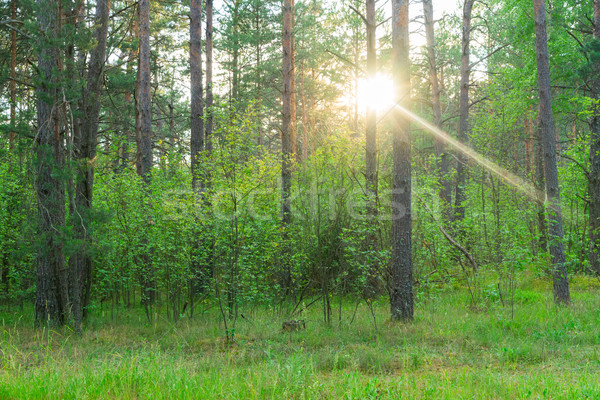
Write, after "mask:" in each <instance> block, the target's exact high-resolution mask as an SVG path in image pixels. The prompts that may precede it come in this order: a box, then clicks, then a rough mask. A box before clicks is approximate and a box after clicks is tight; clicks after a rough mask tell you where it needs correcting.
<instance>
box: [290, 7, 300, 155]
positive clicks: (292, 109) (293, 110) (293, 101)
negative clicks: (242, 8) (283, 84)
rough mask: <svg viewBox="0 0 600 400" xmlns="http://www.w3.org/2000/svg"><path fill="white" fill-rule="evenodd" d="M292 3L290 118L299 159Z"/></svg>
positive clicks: (293, 141) (295, 149)
mask: <svg viewBox="0 0 600 400" xmlns="http://www.w3.org/2000/svg"><path fill="white" fill-rule="evenodd" d="M291 3H292V12H291V18H292V25H291V26H290V41H291V42H292V67H291V68H292V69H291V71H290V73H291V80H290V120H291V129H290V132H291V138H290V141H291V144H292V155H293V157H294V159H296V160H297V159H298V141H297V140H298V139H297V137H296V128H297V124H296V119H297V118H296V116H297V113H296V40H295V38H294V29H295V26H296V3H295V0H291Z"/></svg>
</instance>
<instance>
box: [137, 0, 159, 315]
mask: <svg viewBox="0 0 600 400" xmlns="http://www.w3.org/2000/svg"><path fill="white" fill-rule="evenodd" d="M138 13H139V53H138V71H137V87H136V96H135V99H136V108H135V116H136V118H135V122H136V124H135V125H136V126H135V130H136V140H137V147H138V150H137V158H136V161H137V172H138V174H139V175H140V176H141V177H142V179H143V180H144V183H145V185H146V191H147V193H148V194H149V192H150V184H151V183H152V97H151V93H150V83H151V82H150V79H151V74H150V0H140V1H139V2H138ZM148 219H150V217H148ZM150 222H151V221H150V220H149V221H148V225H150ZM142 245H148V241H147V239H146V240H144V241H143V242H142ZM142 252H143V255H142V257H141V260H140V261H141V263H142V273H141V276H140V278H141V285H142V304H143V305H144V307H145V309H146V317H147V318H148V319H150V318H151V315H150V307H151V306H152V304H153V303H154V297H155V291H154V270H153V267H152V256H151V251H150V249H142Z"/></svg>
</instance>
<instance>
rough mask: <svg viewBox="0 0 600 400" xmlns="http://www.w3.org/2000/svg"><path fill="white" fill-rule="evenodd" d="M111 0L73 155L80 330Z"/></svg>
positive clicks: (102, 18)
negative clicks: (78, 244) (75, 182)
mask: <svg viewBox="0 0 600 400" xmlns="http://www.w3.org/2000/svg"><path fill="white" fill-rule="evenodd" d="M109 12H110V0H98V1H97V2H96V16H95V19H94V26H95V30H94V41H95V43H96V45H95V46H94V48H93V49H92V51H91V54H90V62H89V69H88V73H87V84H86V90H85V91H83V93H82V101H81V105H82V108H83V109H82V110H81V113H80V114H81V127H80V129H79V137H75V138H74V155H75V159H76V162H77V176H76V180H77V185H76V190H75V211H76V212H75V215H74V216H73V220H74V227H73V229H74V236H75V238H76V239H78V240H79V241H80V248H79V249H78V251H77V252H76V253H74V254H73V255H72V256H71V259H70V260H69V266H70V269H71V271H70V273H71V275H72V279H71V294H72V303H73V304H72V306H73V310H72V312H73V318H74V322H75V329H76V330H77V331H80V330H81V322H82V317H83V313H84V309H85V307H87V306H88V305H89V299H90V290H91V281H92V259H91V256H90V254H89V250H90V248H91V244H92V232H91V230H92V224H91V222H92V221H91V215H90V213H91V208H92V198H93V188H94V162H95V161H94V160H95V157H96V146H97V142H98V119H99V115H100V94H101V91H102V83H103V77H104V63H105V59H106V40H107V35H108V18H109Z"/></svg>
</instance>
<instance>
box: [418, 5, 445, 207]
mask: <svg viewBox="0 0 600 400" xmlns="http://www.w3.org/2000/svg"><path fill="white" fill-rule="evenodd" d="M423 14H424V16H425V38H426V41H427V57H428V61H429V63H428V64H429V80H430V82H431V104H432V109H433V124H434V125H435V126H437V127H438V128H441V127H442V105H441V102H440V93H441V90H440V84H439V80H438V73H437V58H436V54H435V33H434V21H433V4H432V0H423ZM434 150H435V156H436V158H437V173H438V181H439V184H440V192H439V196H440V200H441V202H442V208H443V209H444V210H445V209H447V207H449V206H450V202H451V201H452V194H451V193H452V189H451V188H450V180H449V179H448V170H449V167H448V154H446V145H445V144H444V142H443V141H442V140H441V139H439V138H436V139H435V143H434Z"/></svg>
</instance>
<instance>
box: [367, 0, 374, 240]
mask: <svg viewBox="0 0 600 400" xmlns="http://www.w3.org/2000/svg"><path fill="white" fill-rule="evenodd" d="M366 8H367V16H366V25H367V79H368V82H369V83H368V84H372V82H373V81H374V80H375V76H376V74H377V30H376V28H377V21H376V19H375V0H367V4H366ZM366 125H367V132H366V154H365V159H366V168H365V178H366V189H367V196H368V201H367V215H368V216H369V218H373V219H375V218H376V217H377V110H376V109H375V107H374V106H373V105H372V104H370V103H369V104H367V120H366ZM373 239H374V238H373Z"/></svg>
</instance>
